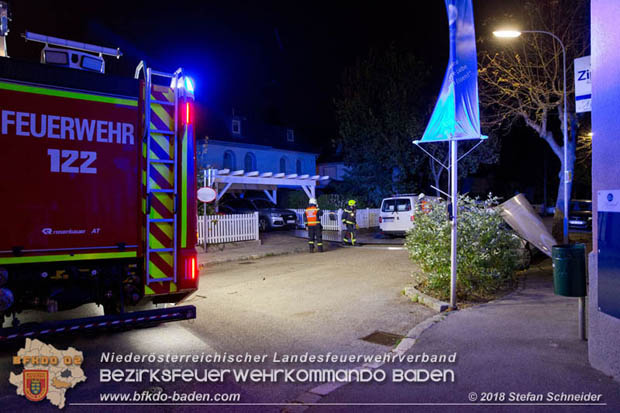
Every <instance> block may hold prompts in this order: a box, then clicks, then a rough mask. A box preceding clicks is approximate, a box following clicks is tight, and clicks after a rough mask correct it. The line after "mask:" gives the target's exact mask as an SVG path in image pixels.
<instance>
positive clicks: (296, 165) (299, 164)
mask: <svg viewBox="0 0 620 413" xmlns="http://www.w3.org/2000/svg"><path fill="white" fill-rule="evenodd" d="M295 172H296V173H297V175H301V159H297V163H296V164H295Z"/></svg>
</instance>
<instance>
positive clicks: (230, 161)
mask: <svg viewBox="0 0 620 413" xmlns="http://www.w3.org/2000/svg"><path fill="white" fill-rule="evenodd" d="M236 164H237V163H236V162H235V154H234V153H233V152H232V151H226V152H224V169H230V170H231V171H234V170H235V168H236Z"/></svg>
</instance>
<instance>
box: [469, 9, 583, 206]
mask: <svg viewBox="0 0 620 413" xmlns="http://www.w3.org/2000/svg"><path fill="white" fill-rule="evenodd" d="M523 11H524V16H523V20H522V21H521V22H520V23H521V24H520V27H519V29H521V30H538V31H547V32H551V33H553V34H554V35H556V36H557V37H559V38H560V39H561V40H562V43H563V44H564V46H565V49H566V65H567V68H566V70H567V76H566V79H567V81H566V93H567V102H568V108H567V113H568V119H567V123H568V125H569V139H568V148H567V149H568V164H567V165H564V155H563V153H564V147H563V144H562V140H561V137H562V123H563V111H564V107H563V102H564V85H563V64H562V48H561V45H560V44H559V42H558V41H556V40H555V39H554V38H553V37H552V36H549V35H547V34H539V33H524V34H523V35H522V36H521V37H520V38H517V39H512V41H508V39H493V38H483V39H481V46H482V47H480V48H479V50H480V51H481V54H480V55H481V58H480V59H479V63H480V64H479V66H480V70H479V81H480V100H481V104H482V108H483V113H482V121H483V126H486V127H487V128H490V129H491V130H493V129H495V130H497V131H498V132H501V131H500V130H501V129H505V128H510V127H511V126H512V125H513V124H514V123H515V122H517V121H520V120H523V121H524V122H525V124H526V125H527V126H528V127H530V128H532V129H533V130H534V131H535V132H536V133H537V134H538V136H539V137H540V138H541V139H543V140H544V141H545V142H546V143H547V144H548V145H549V147H550V148H551V150H552V151H553V153H554V154H555V155H556V156H557V157H558V159H559V160H560V162H561V164H562V166H561V169H560V171H563V170H564V169H565V166H566V169H567V170H568V171H570V172H571V176H572V172H573V169H574V164H575V148H576V142H577V117H576V114H575V110H574V82H573V60H574V58H577V57H581V56H584V55H587V54H588V49H589V21H588V16H589V1H588V0H540V1H525V2H524V4H523ZM491 25H492V23H488V24H486V26H491ZM489 29H490V30H489V33H488V35H489V36H490V31H491V30H493V29H494V28H493V27H489ZM479 34H480V32H479ZM563 185H564V176H563V174H562V173H560V185H559V190H558V197H557V201H556V209H558V210H561V209H562V207H561V206H562V204H563V202H564V192H563V190H561V188H562V187H563ZM569 193H570V191H569Z"/></svg>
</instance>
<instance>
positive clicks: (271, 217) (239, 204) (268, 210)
mask: <svg viewBox="0 0 620 413" xmlns="http://www.w3.org/2000/svg"><path fill="white" fill-rule="evenodd" d="M222 205H223V207H224V208H227V210H228V211H231V212H232V213H235V214H250V213H253V212H256V211H258V227H259V229H260V230H261V231H269V230H271V229H274V228H295V226H296V225H297V214H296V213H295V212H294V211H291V210H290V209H283V208H278V207H277V206H276V205H274V204H273V203H272V202H270V201H268V200H267V199H262V198H234V199H228V200H226V201H224V202H223V203H222Z"/></svg>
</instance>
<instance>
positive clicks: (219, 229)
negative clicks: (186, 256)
mask: <svg viewBox="0 0 620 413" xmlns="http://www.w3.org/2000/svg"><path fill="white" fill-rule="evenodd" d="M258 239H259V238H258V212H254V213H253V214H230V215H206V216H204V215H203V216H198V244H204V243H205V241H206V243H207V244H222V243H225V242H236V241H250V240H258Z"/></svg>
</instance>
